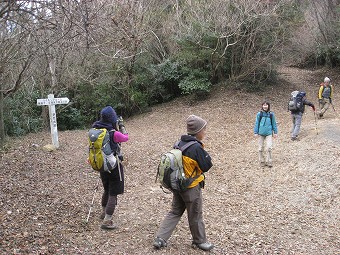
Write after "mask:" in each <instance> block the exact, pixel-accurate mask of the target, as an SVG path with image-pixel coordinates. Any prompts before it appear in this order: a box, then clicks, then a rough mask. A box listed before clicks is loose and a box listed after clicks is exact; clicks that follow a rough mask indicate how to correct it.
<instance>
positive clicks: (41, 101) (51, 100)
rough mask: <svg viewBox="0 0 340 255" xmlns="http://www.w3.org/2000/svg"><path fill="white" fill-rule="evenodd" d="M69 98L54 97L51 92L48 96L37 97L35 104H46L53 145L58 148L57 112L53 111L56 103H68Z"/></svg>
mask: <svg viewBox="0 0 340 255" xmlns="http://www.w3.org/2000/svg"><path fill="white" fill-rule="evenodd" d="M69 102H70V100H69V99H68V98H67V97H61V98H54V95H53V94H49V95H48V98H43V99H37V105H48V112H49V115H50V128H51V136H52V143H53V145H54V146H55V147H56V148H58V147H59V141H58V128H57V114H56V111H55V105H56V104H68V103H69Z"/></svg>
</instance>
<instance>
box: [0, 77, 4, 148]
mask: <svg viewBox="0 0 340 255" xmlns="http://www.w3.org/2000/svg"><path fill="white" fill-rule="evenodd" d="M4 145H5V125H4V93H3V92H2V83H1V82H0V150H1V149H2V148H3V147H4Z"/></svg>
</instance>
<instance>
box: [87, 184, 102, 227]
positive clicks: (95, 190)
mask: <svg viewBox="0 0 340 255" xmlns="http://www.w3.org/2000/svg"><path fill="white" fill-rule="evenodd" d="M98 187H99V179H98V181H97V185H96V187H95V188H94V194H93V197H92V202H91V204H90V209H89V213H88V214H87V218H86V223H88V222H89V218H90V214H91V211H92V207H93V202H94V196H95V195H96V192H97V190H98Z"/></svg>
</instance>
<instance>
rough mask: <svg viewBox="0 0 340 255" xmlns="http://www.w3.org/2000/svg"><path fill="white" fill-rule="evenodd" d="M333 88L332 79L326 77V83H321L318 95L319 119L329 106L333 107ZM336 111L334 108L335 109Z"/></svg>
mask: <svg viewBox="0 0 340 255" xmlns="http://www.w3.org/2000/svg"><path fill="white" fill-rule="evenodd" d="M332 97H333V86H332V85H331V79H329V78H328V77H325V79H324V82H323V83H321V85H320V88H319V93H318V99H319V105H320V112H319V113H318V118H319V119H320V118H322V117H323V115H324V114H325V112H326V111H327V110H328V108H329V106H330V105H332ZM333 109H334V107H333Z"/></svg>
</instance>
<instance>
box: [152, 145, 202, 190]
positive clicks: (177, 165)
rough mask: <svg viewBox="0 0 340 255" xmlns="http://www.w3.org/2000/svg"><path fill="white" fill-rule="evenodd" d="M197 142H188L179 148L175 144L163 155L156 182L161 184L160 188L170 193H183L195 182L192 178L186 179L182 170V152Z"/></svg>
mask: <svg viewBox="0 0 340 255" xmlns="http://www.w3.org/2000/svg"><path fill="white" fill-rule="evenodd" d="M195 143H197V141H190V142H188V143H186V144H185V145H184V146H182V147H179V146H178V144H179V142H177V143H176V144H175V146H174V149H172V150H170V151H168V152H166V153H164V154H163V155H162V156H161V160H160V162H159V165H158V169H157V174H156V182H157V180H158V181H159V183H160V184H161V188H162V189H163V188H166V189H167V190H170V191H179V192H182V191H185V190H186V189H187V188H188V186H189V185H190V184H191V183H192V182H193V181H194V180H195V178H192V177H189V178H188V177H186V176H185V174H184V169H183V161H182V152H183V151H184V150H186V149H187V148H189V147H190V146H191V145H193V144H195Z"/></svg>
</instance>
